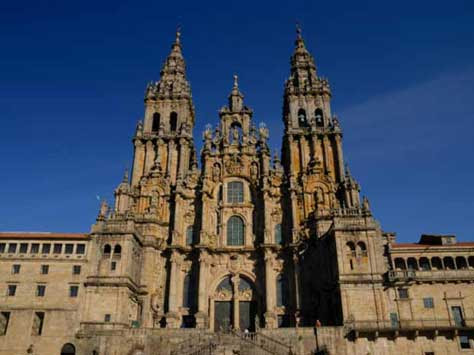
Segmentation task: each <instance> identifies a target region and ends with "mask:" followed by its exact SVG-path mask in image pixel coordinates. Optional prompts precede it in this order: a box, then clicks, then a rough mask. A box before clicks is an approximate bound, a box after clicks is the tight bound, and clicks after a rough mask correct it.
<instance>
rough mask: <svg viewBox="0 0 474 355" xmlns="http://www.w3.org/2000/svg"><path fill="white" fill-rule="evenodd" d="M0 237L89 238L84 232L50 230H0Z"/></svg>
mask: <svg viewBox="0 0 474 355" xmlns="http://www.w3.org/2000/svg"><path fill="white" fill-rule="evenodd" d="M0 239H66V240H85V239H89V234H86V233H51V232H0Z"/></svg>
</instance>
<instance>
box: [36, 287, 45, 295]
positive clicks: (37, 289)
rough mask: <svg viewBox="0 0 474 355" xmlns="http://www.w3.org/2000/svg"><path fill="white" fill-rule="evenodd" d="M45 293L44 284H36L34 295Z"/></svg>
mask: <svg viewBox="0 0 474 355" xmlns="http://www.w3.org/2000/svg"><path fill="white" fill-rule="evenodd" d="M45 293H46V286H45V285H38V286H36V296H37V297H44V294H45Z"/></svg>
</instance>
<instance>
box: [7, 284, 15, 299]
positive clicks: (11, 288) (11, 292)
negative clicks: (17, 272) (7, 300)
mask: <svg viewBox="0 0 474 355" xmlns="http://www.w3.org/2000/svg"><path fill="white" fill-rule="evenodd" d="M15 294H16V285H8V288H7V296H11V297H13V296H15Z"/></svg>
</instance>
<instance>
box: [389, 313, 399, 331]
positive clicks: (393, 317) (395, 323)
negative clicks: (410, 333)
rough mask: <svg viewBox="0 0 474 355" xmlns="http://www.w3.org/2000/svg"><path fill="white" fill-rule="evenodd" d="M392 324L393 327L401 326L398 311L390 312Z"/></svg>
mask: <svg viewBox="0 0 474 355" xmlns="http://www.w3.org/2000/svg"><path fill="white" fill-rule="evenodd" d="M390 324H391V325H392V328H398V327H399V322H398V314H397V313H390Z"/></svg>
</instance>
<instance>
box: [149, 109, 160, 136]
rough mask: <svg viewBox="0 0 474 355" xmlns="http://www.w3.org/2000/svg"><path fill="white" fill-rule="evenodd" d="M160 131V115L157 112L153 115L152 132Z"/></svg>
mask: <svg viewBox="0 0 474 355" xmlns="http://www.w3.org/2000/svg"><path fill="white" fill-rule="evenodd" d="M159 129H160V114H159V113H158V112H155V113H154V114H153V122H152V125H151V130H152V132H158V131H159Z"/></svg>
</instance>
